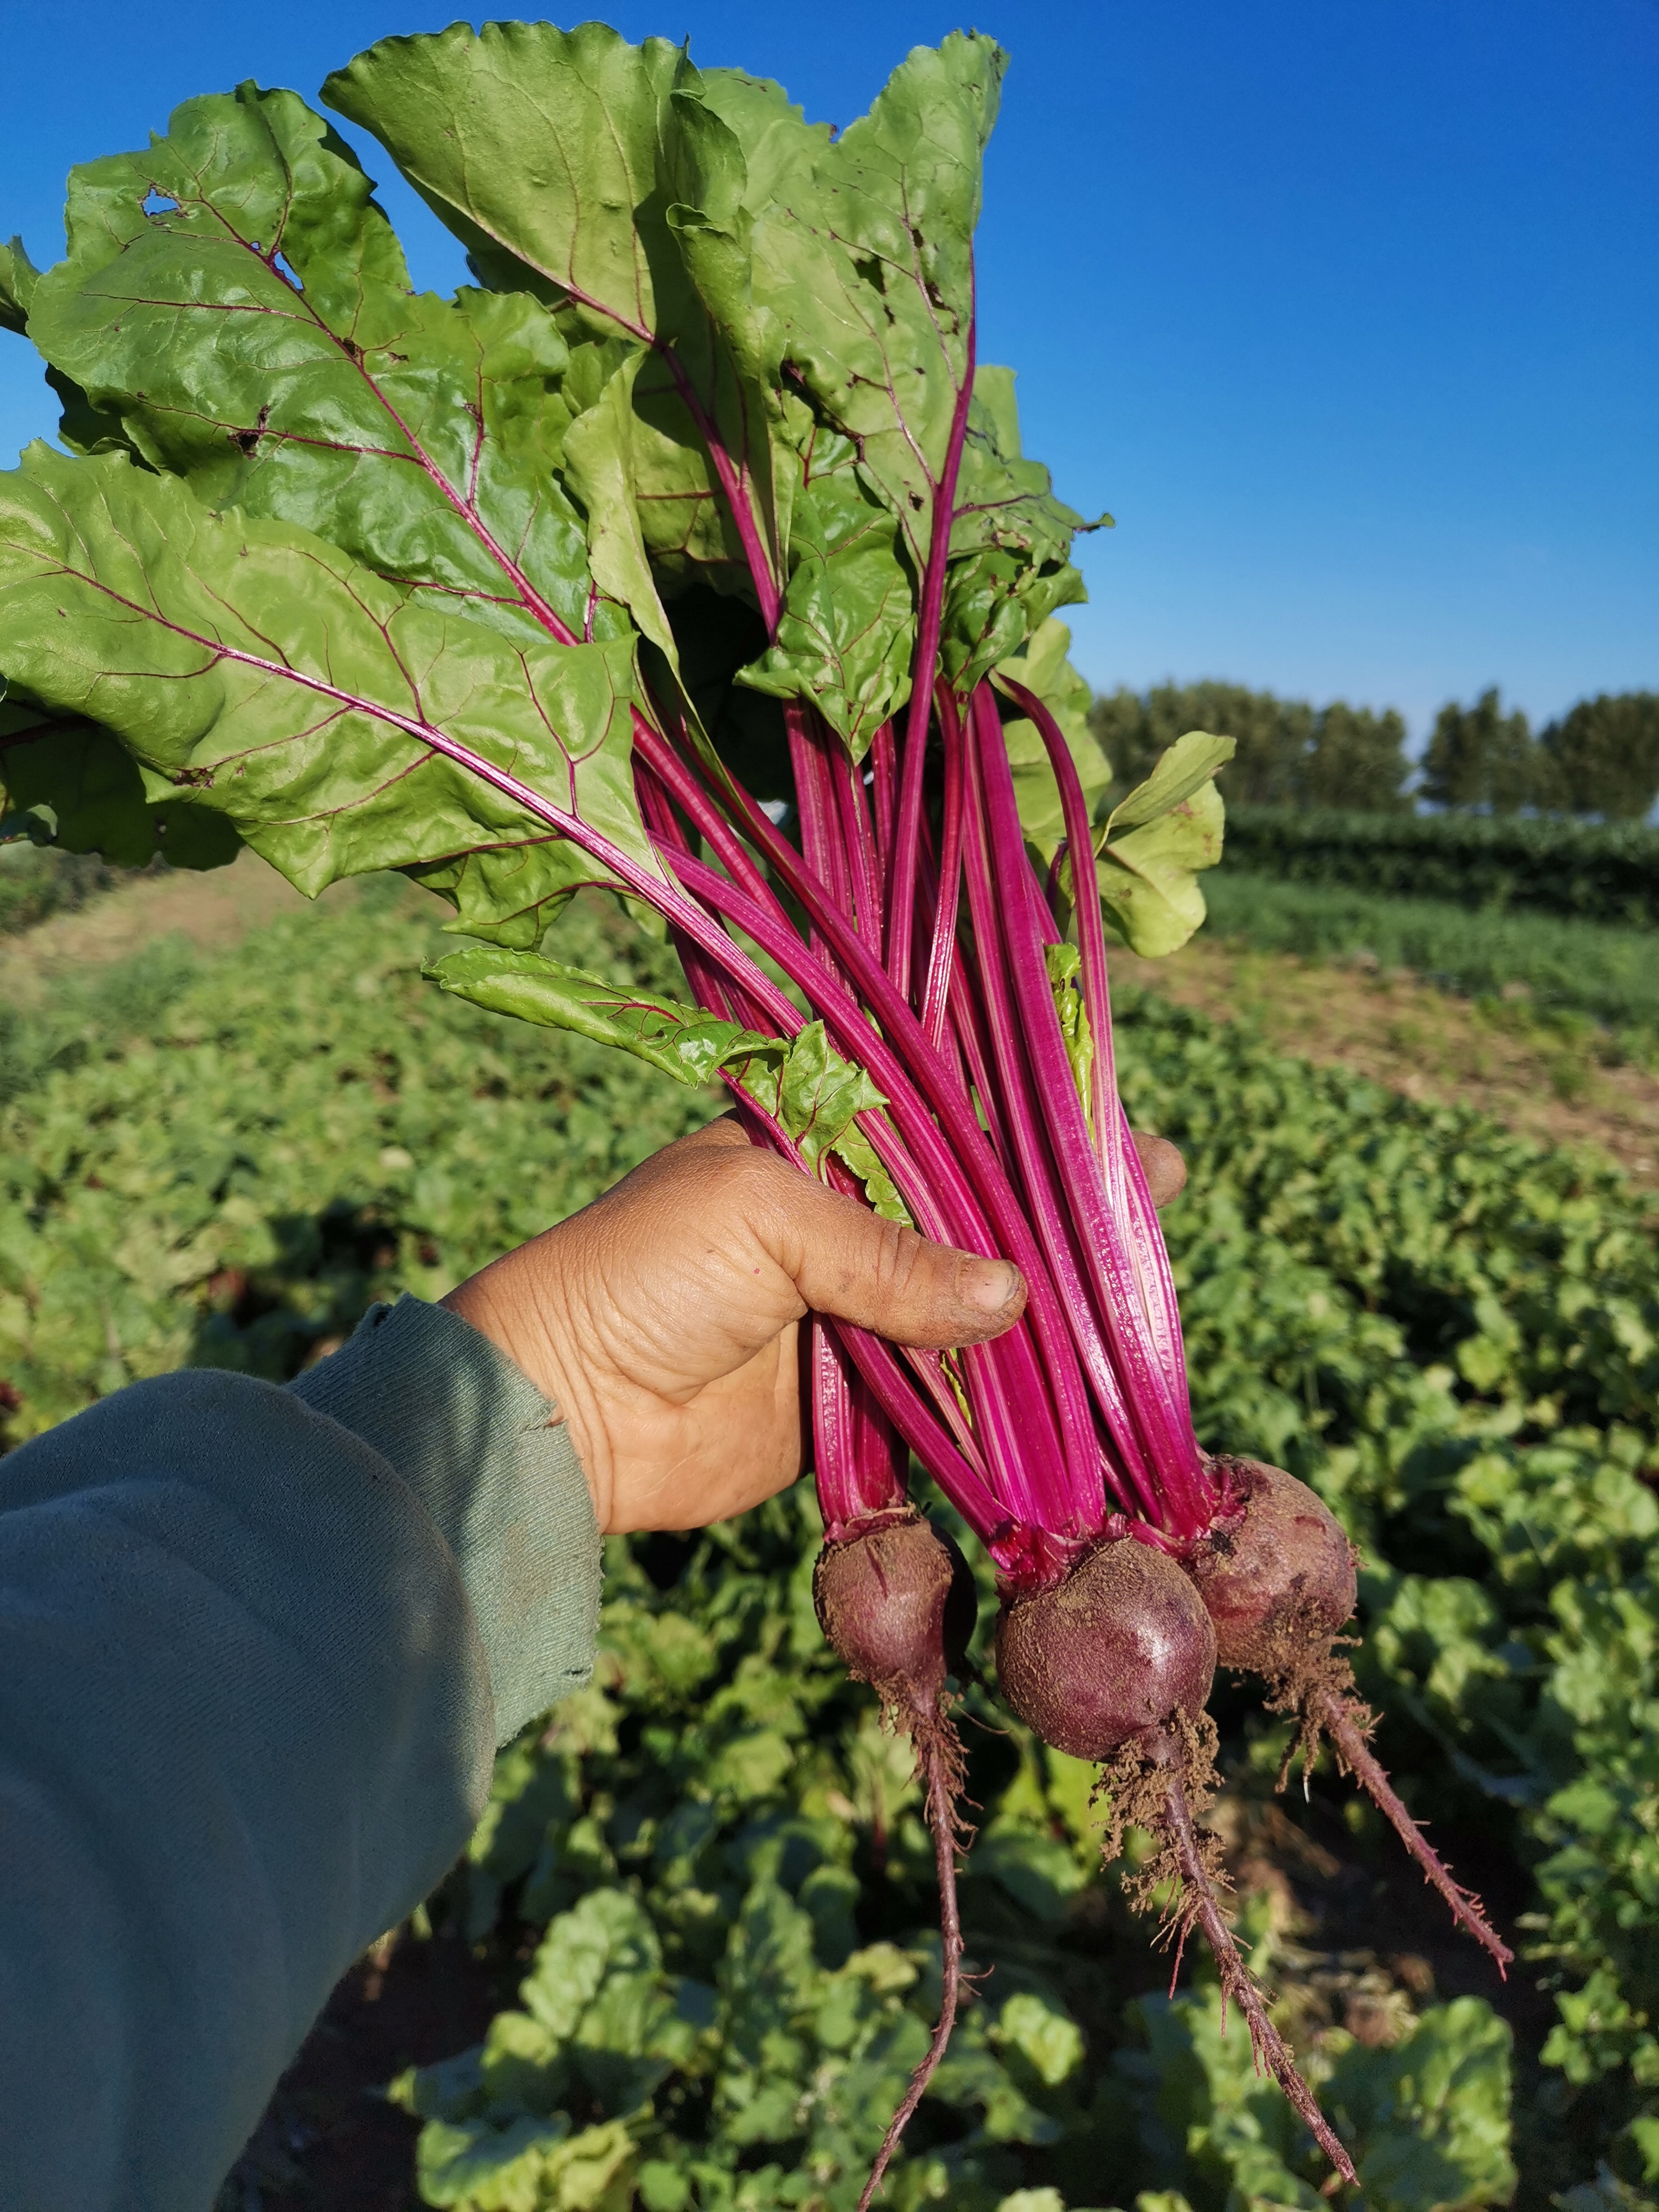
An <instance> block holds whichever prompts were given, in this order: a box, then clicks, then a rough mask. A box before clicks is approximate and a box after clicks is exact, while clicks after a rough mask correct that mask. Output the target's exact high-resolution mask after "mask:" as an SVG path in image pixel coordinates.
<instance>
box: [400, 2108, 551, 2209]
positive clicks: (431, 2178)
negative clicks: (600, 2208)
mask: <svg viewBox="0 0 1659 2212" xmlns="http://www.w3.org/2000/svg"><path fill="white" fill-rule="evenodd" d="M569 2133H570V2122H569V2121H568V2119H567V2118H566V2117H565V2115H564V2114H563V2113H562V2112H559V2113H556V2114H555V2115H554V2117H553V2118H551V2119H548V2120H538V2119H532V2118H530V2117H529V2116H528V2115H520V2117H519V2118H516V2119H513V2120H511V2121H509V2122H508V2123H507V2126H505V2127H497V2126H494V2125H492V2124H490V2122H489V2120H471V2121H463V2122H461V2123H460V2124H459V2125H458V2124H455V2123H453V2122H452V2121H448V2120H428V2122H427V2124H426V2125H425V2126H424V2127H423V2128H422V2130H421V2134H420V2140H419V2142H418V2144H417V2145H416V2153H415V2167H416V2176H417V2178H418V2180H419V2183H420V2191H421V2196H422V2200H423V2201H424V2202H425V2203H428V2204H433V2205H438V2206H441V2207H446V2206H464V2207H465V2208H467V2212H538V2207H539V2206H540V2205H542V2204H543V2203H545V2202H546V2199H545V2198H544V2196H543V2195H542V2187H541V2185H542V2180H543V2177H544V2174H545V2172H546V2171H547V2166H546V2161H547V2156H548V2154H549V2153H550V2152H551V2151H554V2150H556V2148H558V2146H559V2145H560V2144H561V2143H562V2142H563V2141H564V2139H565V2138H566V2136H568V2134H569Z"/></svg>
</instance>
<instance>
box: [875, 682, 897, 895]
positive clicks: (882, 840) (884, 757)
mask: <svg viewBox="0 0 1659 2212" xmlns="http://www.w3.org/2000/svg"><path fill="white" fill-rule="evenodd" d="M870 785H871V790H872V794H873V796H874V799H875V807H876V863H877V866H878V868H879V869H880V871H881V878H882V881H883V882H884V883H885V882H886V880H887V872H888V870H889V868H890V866H892V856H893V810H894V808H895V807H896V805H897V804H898V761H897V757H896V754H895V751H894V747H893V726H892V724H891V723H890V722H884V723H883V724H882V726H881V727H880V728H879V729H878V731H877V732H876V734H875V736H874V737H873V738H871V740H870Z"/></svg>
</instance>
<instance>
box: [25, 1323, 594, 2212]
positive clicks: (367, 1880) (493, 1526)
mask: <svg viewBox="0 0 1659 2212" xmlns="http://www.w3.org/2000/svg"><path fill="white" fill-rule="evenodd" d="M551 1419H552V1416H551V1413H550V1408H549V1407H548V1406H547V1405H546V1403H545V1402H544V1401H543V1400H542V1399H541V1398H540V1397H539V1396H538V1394H537V1393H536V1392H535V1391H534V1390H533V1389H532V1387H531V1385H530V1384H529V1383H528V1382H527V1381H526V1378H525V1377H524V1376H523V1375H522V1374H521V1373H520V1370H518V1369H517V1368H516V1367H514V1366H513V1364H512V1363H511V1362H510V1361H508V1360H507V1359H505V1358H503V1357H502V1356H501V1354H500V1353H499V1352H495V1349H494V1348H493V1347H492V1346H489V1344H488V1343H487V1342H486V1341H485V1340H484V1339H483V1337H481V1336H479V1335H478V1334H477V1333H476V1332H475V1331H474V1330H472V1329H471V1328H469V1327H468V1326H467V1324H466V1323H465V1322H462V1321H460V1320H459V1318H458V1317H457V1316H454V1315H453V1314H450V1313H449V1312H447V1310H444V1309H441V1308H436V1307H431V1306H425V1305H422V1304H419V1302H417V1301H416V1300H413V1299H405V1300H404V1302H403V1304H400V1305H399V1306H398V1307H396V1308H393V1309H390V1310H387V1309H385V1308H381V1309H377V1310H376V1311H375V1312H374V1314H371V1315H370V1316H369V1317H368V1321H366V1322H364V1324H363V1326H362V1328H360V1329H359V1331H358V1332H357V1334H356V1336H354V1337H353V1339H352V1340H351V1341H350V1343H349V1344H348V1345H347V1346H345V1347H344V1348H343V1350H342V1351H340V1352H337V1354H336V1355H335V1357H334V1358H333V1359H331V1360H329V1361H326V1362H325V1363H324V1364H322V1365H321V1366H319V1367H318V1368H316V1369H314V1370H313V1371H312V1372H311V1374H309V1375H307V1376H304V1377H302V1378H301V1382H300V1383H297V1384H295V1385H293V1386H292V1387H291V1388H289V1389H277V1388H276V1387H275V1386H274V1385H272V1384H270V1383H258V1382H255V1381H252V1380H251V1379H249V1378H247V1377H246V1376H231V1375H221V1374H213V1373H207V1372H202V1371H195V1372H187V1373H185V1374H181V1375H174V1376H166V1377H164V1378H162V1379H161V1380H159V1381H156V1382H152V1383H137V1384H136V1385H134V1386H133V1387H132V1388H131V1389H127V1390H124V1391H122V1392H120V1393H118V1395H116V1396H114V1397H112V1398H109V1399H106V1400H105V1401H103V1402H102V1403H101V1404H99V1405H96V1406H94V1407H89V1408H88V1410H87V1411H86V1412H85V1413H81V1414H79V1415H77V1416H76V1419H73V1420H71V1421H67V1422H65V1423H64V1424H63V1425H62V1426H60V1427H58V1428H57V1429H54V1430H52V1431H50V1432H49V1433H48V1434H46V1435H45V1436H42V1437H37V1438H35V1439H34V1440H33V1442H31V1443H27V1444H25V1445H23V1446H22V1447H21V1448H20V1449H17V1450H16V1451H14V1452H12V1453H11V1454H9V1455H8V1456H7V1457H6V1458H5V1459H4V1460H3V1461H0V2204H3V2205H4V2207H5V2208H6V2212H206V2208H207V2207H208V2206H209V2205H210V2203H211V2202H212V2200H213V2197H214V2194H215V2191H216V2189H217V2186H218V2185H219V2183H220V2182H221V2180H222V2179H223V2176H224V2174H225V2172H227V2171H228V2168H229V2166H231V2164H232V2163H233V2162H234V2159H235V2157H236V2155H237V2154H238V2152H239V2151H240V2148H241V2146H242V2144H243V2142H245V2141H246V2137H247V2135H248V2134H249V2132H250V2130H252V2127H253V2125H254V2124H255V2122H256V2121H257V2120H258V2117H259V2114H260V2112H261V2111H262V2110H263V2108H264V2104H265V2102H266V2100H267V2099H268V2098H269V2096H270V2091H271V2089H272V2088H273V2087H274V2086H275V2084H276V2080H277V2078H278V2076H279V2075H280V2074H281V2073H282V2071H283V2068H284V2067H285V2066H286V2065H287V2064H288V2063H289V2060H290V2059H291V2058H292V2057H293V2055H294V2053H295V2051H296V2050H297V2048H298V2046H299V2045H300V2043H301V2040H302V2039H303V2038H304V2036H305V2034H306V2032H307V2029H308V2028H309V2027H310V2026H311V2023H312V2021H313V2020H314V2018H315V2017H316V2015H317V2013H318V2011H319V2008H321V2006H322V2004H323V2002H324V2000H325V1998H326V1996H327V1995H328V1992H329V1990H330V1989H331V1987H332V1986H333V1984H334V1983H335V1982H336V1980H337V1978H339V1976H340V1975H341V1974H342V1973H343V1972H344V1970H345V1969H346V1967H347V1966H349V1965H350V1963H351V1961H352V1960H354V1959H355V1958H356V1956H358V1954H360V1953H361V1952H362V1950H363V1948H365V1947H366V1946H367V1945H368V1943H370V1942H373V1941H374V1937H375V1936H377V1935H379V1934H380V1932H381V1931H382V1930H383V1929H386V1928H388V1927H390V1926H392V1924H393V1923H396V1922H397V1921H398V1920H399V1919H400V1918H402V1917H403V1916H404V1914H406V1913H407V1912H408V1911H410V1909H411V1908H412V1907H413V1906H414V1905H415V1904H416V1902H417V1901H418V1900H419V1899H421V1898H422V1896H423V1895H424V1894H425V1893H427V1891H428V1890H429V1889H430V1888H431V1887H432V1886H433V1885H434V1883H435V1882H436V1881H438V1879H439V1878H440V1877H441V1875H442V1874H443V1873H444V1871H445V1869H447V1867H448V1866H449V1864H450V1863H451V1862H452V1861H453V1859H454V1857H456V1855H457V1853H458V1852H459V1850H460V1849H461V1848H462V1846H463V1845H464V1844H465V1841H466V1838H467V1835H468V1832H469V1831H470V1829H471V1826H472V1824H473V1822H474V1820H476V1818H477V1814H478V1811H479V1809H480V1808H481V1806H482V1803H483V1798H484V1796H485V1793H486V1791H487V1790H488V1787H489V1773H490V1765H491V1759H492V1754H493V1752H494V1749H495V1744H496V1742H497V1741H500V1740H503V1739H504V1738H505V1737H506V1736H507V1735H510V1734H512V1733H513V1731H514V1730H515V1729H517V1728H518V1727H519V1726H520V1724H521V1723H523V1722H524V1721H525V1720H526V1718H528V1717H530V1715H531V1714H532V1712H534V1711H537V1710H538V1709H539V1708H540V1707H541V1706H542V1705H547V1704H549V1703H550V1702H551V1701H552V1700H553V1699H555V1698H556V1697H558V1696H560V1695H561V1694H562V1692H564V1691H565V1690H567V1689H568V1688H570V1687H573V1686H574V1685H575V1684H576V1683H577V1682H578V1681H580V1680H581V1679H582V1678H583V1676H584V1674H586V1669H587V1667H588V1665H589V1664H590V1662H591V1657H592V1640H593V1632H594V1627H595V1623H596V1619H597V1613H598V1607H599V1537H598V1534H597V1531H596V1529H595V1528H594V1523H593V1514H592V1505H591V1504H590V1502H589V1499H588V1496H587V1491H586V1484H585V1483H584V1482H583V1480H582V1477H581V1473H580V1468H578V1467H577V1465H576V1462H575V1460H574V1455H573V1454H572V1453H571V1451H570V1449H569V1446H568V1443H567V1441H566V1439H565V1435H564V1431H563V1430H562V1428H561V1427H557V1426H553V1425H550V1422H551Z"/></svg>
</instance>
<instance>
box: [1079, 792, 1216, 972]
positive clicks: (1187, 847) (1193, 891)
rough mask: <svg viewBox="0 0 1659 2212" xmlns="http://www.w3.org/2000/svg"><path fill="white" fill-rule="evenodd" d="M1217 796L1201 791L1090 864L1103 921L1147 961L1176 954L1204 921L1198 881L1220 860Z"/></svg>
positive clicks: (1118, 840) (1214, 793) (1133, 830)
mask: <svg viewBox="0 0 1659 2212" xmlns="http://www.w3.org/2000/svg"><path fill="white" fill-rule="evenodd" d="M1224 824H1225V814H1224V811H1223V809H1222V805H1221V793H1219V792H1218V790H1217V789H1216V787H1215V786H1214V784H1212V783H1206V784H1205V785H1203V786H1202V787H1201V788H1200V789H1199V790H1198V791H1195V792H1194V793H1193V795H1192V797H1191V798H1190V799H1182V801H1181V802H1180V804H1179V805H1176V806H1174V807H1172V808H1171V809H1170V811H1169V812H1168V813H1167V814H1163V815H1160V816H1159V817H1158V818H1157V820H1156V821H1152V822H1149V823H1146V826H1145V828H1144V829H1132V830H1131V831H1130V832H1129V834H1128V836H1127V837H1120V838H1116V839H1115V840H1114V841H1113V842H1111V843H1110V844H1109V845H1108V846H1107V847H1106V848H1105V849H1104V850H1103V852H1102V853H1101V854H1100V856H1099V858H1098V860H1097V862H1096V864H1095V874H1096V879H1097V882H1098V884H1099V885H1100V899H1101V904H1102V905H1103V907H1104V908H1105V909H1106V917H1107V920H1108V921H1110V922H1111V924H1112V925H1113V927H1115V929H1116V930H1117V931H1118V932H1119V933H1120V934H1121V936H1122V938H1123V939H1124V941H1125V943H1126V944H1127V945H1129V947H1130V948H1131V950H1132V951H1136V952H1139V953H1141V954H1144V955H1145V956H1146V957H1147V958H1149V959H1158V958H1160V957H1162V956H1163V955H1164V954H1165V953H1168V952H1178V951H1180V950H1181V948H1182V945H1184V944H1185V943H1186V942H1187V940H1188V938H1189V937H1190V936H1191V935H1192V933H1193V932H1194V930H1195V929H1196V928H1197V927H1199V925H1200V922H1201V921H1203V919H1204V894H1203V892H1202V891H1201V890H1200V889H1199V887H1198V882H1197V878H1198V873H1199V871H1200V869H1202V868H1212V867H1214V866H1215V864H1216V862H1217V861H1218V860H1219V859H1220V858H1221V839H1222V831H1223V828H1224Z"/></svg>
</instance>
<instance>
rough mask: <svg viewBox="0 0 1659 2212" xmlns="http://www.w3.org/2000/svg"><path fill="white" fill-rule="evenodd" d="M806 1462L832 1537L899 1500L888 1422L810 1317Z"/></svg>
mask: <svg viewBox="0 0 1659 2212" xmlns="http://www.w3.org/2000/svg"><path fill="white" fill-rule="evenodd" d="M811 1331H812V1352H811V1360H812V1443H813V1452H812V1465H813V1470H814V1473H815V1474H816V1477H817V1488H818V1507H819V1510H820V1511H821V1512H822V1513H823V1533H824V1534H825V1535H826V1536H828V1537H829V1538H830V1539H831V1541H835V1540H836V1539H838V1538H840V1537H842V1536H843V1535H845V1534H846V1533H847V1531H848V1528H852V1527H854V1526H855V1525H856V1524H857V1523H858V1522H860V1521H864V1520H866V1519H868V1517H869V1516H871V1515H872V1514H874V1513H881V1512H884V1511H888V1510H891V1508H893V1507H894V1506H896V1505H902V1504H903V1503H904V1479H903V1476H904V1470H903V1465H902V1460H901V1457H900V1449H899V1443H898V1438H897V1437H896V1434H895V1433H894V1431H893V1428H892V1425H891V1424H890V1422H889V1420H888V1419H887V1417H886V1415H885V1414H884V1413H882V1411H881V1409H880V1407H878V1405H877V1404H876V1403H875V1401H874V1400H873V1399H872V1397H871V1395H870V1391H869V1386H868V1385H867V1384H866V1382H865V1380H864V1378H863V1376H861V1375H860V1373H859V1372H858V1370H857V1369H856V1368H855V1367H854V1364H853V1363H852V1360H851V1358H850V1357H849V1355H848V1353H847V1352H845V1351H844V1350H843V1349H842V1346H841V1344H840V1343H839V1341H838V1340H837V1337H836V1331H835V1329H834V1328H833V1326H831V1325H829V1324H828V1323H826V1322H823V1321H821V1320H819V1319H818V1318H817V1316H814V1317H813V1320H812V1322H811Z"/></svg>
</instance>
